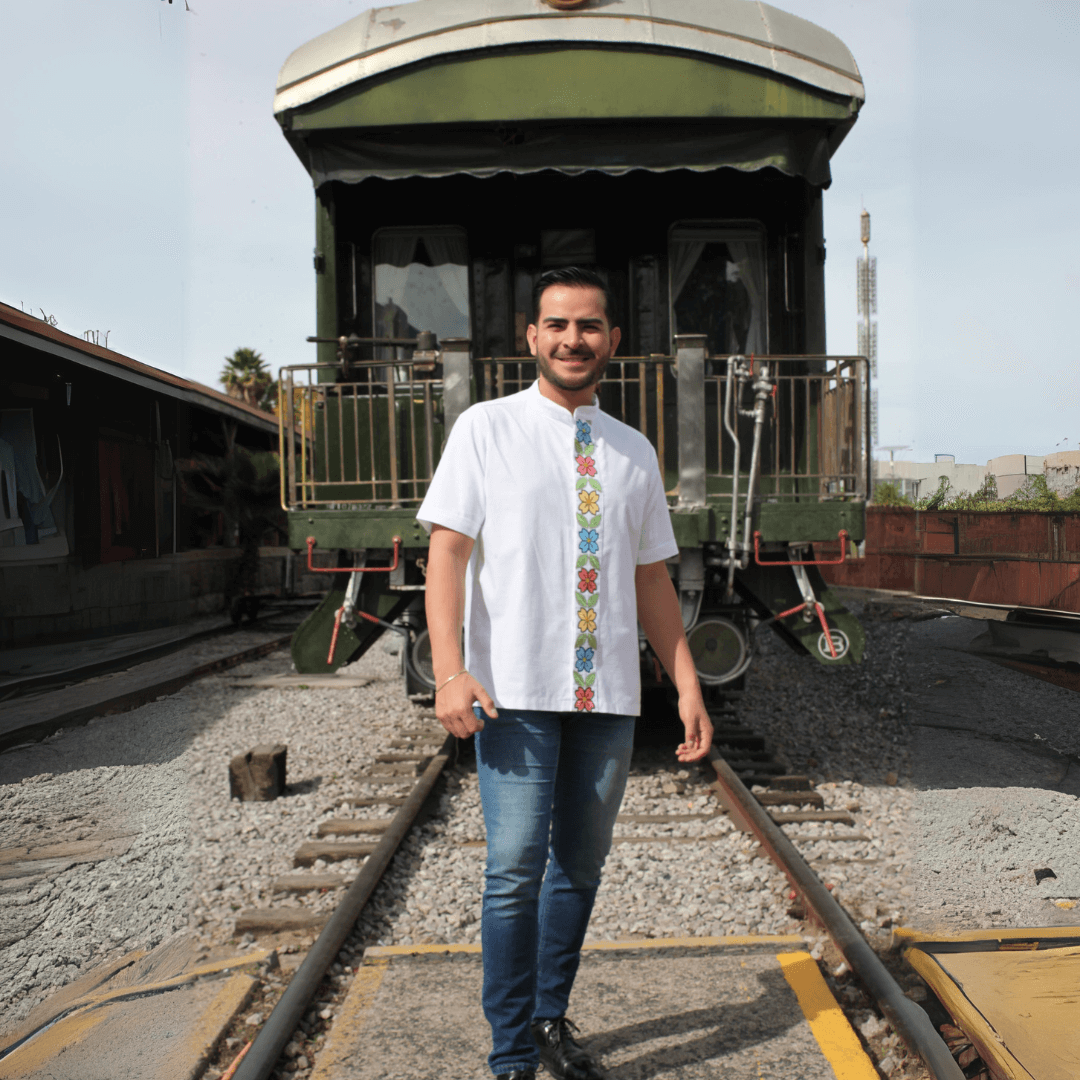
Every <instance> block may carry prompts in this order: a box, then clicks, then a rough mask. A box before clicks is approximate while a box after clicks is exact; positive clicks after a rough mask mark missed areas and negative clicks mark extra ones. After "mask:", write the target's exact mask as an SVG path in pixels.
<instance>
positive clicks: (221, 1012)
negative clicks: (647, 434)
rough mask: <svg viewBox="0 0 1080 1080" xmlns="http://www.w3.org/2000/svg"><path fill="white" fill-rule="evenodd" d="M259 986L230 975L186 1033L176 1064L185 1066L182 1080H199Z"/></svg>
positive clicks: (247, 979) (254, 981)
mask: <svg viewBox="0 0 1080 1080" xmlns="http://www.w3.org/2000/svg"><path fill="white" fill-rule="evenodd" d="M258 985H259V980H258V979H253V978H252V977H251V976H250V975H240V974H237V975H233V976H231V977H230V978H229V979H227V980H226V982H225V984H224V985H223V986H222V987H221V989H220V990H219V991H218V992H217V993H216V994H215V995H214V998H213V1000H212V1001H211V1002H210V1004H209V1005H207V1007H206V1008H205V1009H204V1010H203V1014H202V1016H200V1017H199V1020H198V1023H196V1025H195V1027H194V1028H193V1029H192V1030H191V1031H190V1032H188V1034H187V1036H186V1038H185V1039H184V1045H183V1048H182V1049H181V1050H180V1053H179V1055H178V1057H179V1060H181V1061H183V1062H185V1063H187V1062H190V1065H188V1069H187V1073H186V1075H185V1078H184V1080H198V1078H199V1077H200V1076H202V1074H203V1072H204V1070H205V1069H206V1066H207V1065H208V1064H209V1062H210V1058H211V1056H212V1055H213V1053H214V1050H215V1048H216V1047H217V1044H218V1041H219V1040H220V1039H221V1037H222V1036H223V1035H224V1034H225V1032H226V1031H227V1030H228V1027H229V1025H230V1024H231V1023H232V1022H233V1020H234V1019H235V1018H236V1015H237V1013H239V1012H240V1010H241V1009H243V1007H244V1006H245V1005H246V1004H247V1002H248V999H249V998H250V997H251V992H252V991H253V990H254V989H255V987H256V986H258Z"/></svg>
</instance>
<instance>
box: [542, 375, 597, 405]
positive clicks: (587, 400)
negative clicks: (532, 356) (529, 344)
mask: <svg viewBox="0 0 1080 1080" xmlns="http://www.w3.org/2000/svg"><path fill="white" fill-rule="evenodd" d="M537 381H538V382H539V383H540V393H541V395H542V396H543V397H546V398H547V399H548V401H554V402H555V404H556V405H561V406H562V407H563V408H564V409H566V410H567V411H568V412H571V413H572V412H573V411H574V410H575V409H580V408H581V407H582V406H583V405H585V406H588V405H591V404H592V403H593V397H594V395H595V393H596V386H595V385H594V384H592V383H590V384H589V385H588V386H583V387H582V388H581V389H580V390H564V389H562V387H560V386H556V385H555V384H554V383H552V382H548V380H547V379H545V378H544V376H543V374H540V375H538V376H537Z"/></svg>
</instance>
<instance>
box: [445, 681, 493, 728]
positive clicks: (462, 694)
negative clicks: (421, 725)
mask: <svg viewBox="0 0 1080 1080" xmlns="http://www.w3.org/2000/svg"><path fill="white" fill-rule="evenodd" d="M474 701H478V702H479V703H480V707H481V708H482V709H483V710H484V712H486V713H487V714H488V716H490V717H491V719H492V720H495V719H497V718H498V715H499V714H498V712H497V711H496V709H495V702H494V701H492V700H491V696H490V695H489V694H488V692H487V691H486V690H485V689H484V688H483V687H482V686H481V685H480V684H479V683H478V682H477V681H476V680H475V679H474V678H473V677H472V676H471V675H470V674H469V673H468V672H466V673H465V674H464V675H459V676H458V677H457V678H456V679H451V680H450V682H448V683H447V684H446V686H444V687H443V689H442V690H440V691H439V692H438V693H437V694H436V695H435V716H436V717H437V718H438V720H439V723H440V724H442V726H443V727H444V728H446V730H447V731H449V732H450V734H451V735H456V736H457V737H458V738H459V739H467V738H468V737H469V736H470V735H472V734H474V733H475V732H477V731H483V730H484V721H483V720H480V719H478V718H477V715H476V713H474V712H473V702H474Z"/></svg>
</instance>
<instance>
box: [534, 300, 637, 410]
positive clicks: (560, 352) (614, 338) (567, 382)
mask: <svg viewBox="0 0 1080 1080" xmlns="http://www.w3.org/2000/svg"><path fill="white" fill-rule="evenodd" d="M526 336H527V338H528V342H529V351H530V352H531V353H532V354H533V356H535V357H536V363H537V366H538V367H539V368H540V373H541V375H543V377H544V378H545V379H546V380H547V381H548V382H549V383H551V384H552V385H553V386H557V387H558V388H559V389H560V390H566V391H571V392H572V391H575V390H586V389H588V388H589V387H591V386H595V385H596V384H597V383H598V382H599V381H600V376H601V375H603V373H604V368H605V367H607V362H608V360H609V359H610V358H611V357H612V356H613V355H614V353H615V350H616V349H617V348H618V347H619V339H620V337H621V333H620V331H619V328H618V327H617V326H614V327H613V326H609V325H608V317H607V312H605V310H604V294H603V293H602V292H601V291H600V290H599V289H596V288H593V287H592V286H591V285H584V286H583V285H552V286H550V287H549V288H547V289H545V290H544V292H543V294H542V295H541V297H540V310H539V312H537V316H536V322H535V323H533V324H532V325H531V326H529V328H528V330H527V332H526Z"/></svg>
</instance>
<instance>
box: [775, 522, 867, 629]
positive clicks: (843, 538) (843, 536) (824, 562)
mask: <svg viewBox="0 0 1080 1080" xmlns="http://www.w3.org/2000/svg"><path fill="white" fill-rule="evenodd" d="M837 539H838V540H839V541H840V558H839V559H802V560H798V561H791V560H787V559H768V560H767V561H764V562H763V561H762V559H761V532H760V530H757V529H755V530H754V562H755V563H757V565H758V566H839V565H840V564H841V563H842V562H844V561H845V560H846V559H847V542H848V531H847V529H841V530H840V532H839V533H837ZM777 618H780V616H777Z"/></svg>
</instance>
